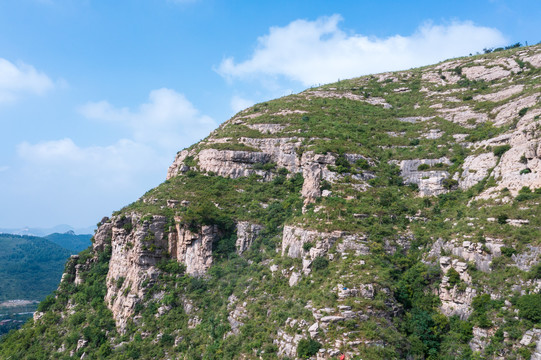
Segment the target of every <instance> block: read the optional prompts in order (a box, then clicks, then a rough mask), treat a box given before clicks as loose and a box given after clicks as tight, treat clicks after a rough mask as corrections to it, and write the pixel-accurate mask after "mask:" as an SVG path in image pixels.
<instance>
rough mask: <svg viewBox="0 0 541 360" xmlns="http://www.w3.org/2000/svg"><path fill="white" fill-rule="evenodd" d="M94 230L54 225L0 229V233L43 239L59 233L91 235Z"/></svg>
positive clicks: (90, 227)
mask: <svg viewBox="0 0 541 360" xmlns="http://www.w3.org/2000/svg"><path fill="white" fill-rule="evenodd" d="M95 230H96V227H95V226H89V227H86V228H77V229H75V228H73V227H71V226H70V225H65V224H63V225H56V226H53V227H51V228H33V227H24V228H0V233H4V234H14V235H29V236H40V237H44V236H47V235H50V234H54V233H59V234H63V233H66V232H70V231H72V232H74V233H75V234H79V235H85V234H93V233H94V231H95Z"/></svg>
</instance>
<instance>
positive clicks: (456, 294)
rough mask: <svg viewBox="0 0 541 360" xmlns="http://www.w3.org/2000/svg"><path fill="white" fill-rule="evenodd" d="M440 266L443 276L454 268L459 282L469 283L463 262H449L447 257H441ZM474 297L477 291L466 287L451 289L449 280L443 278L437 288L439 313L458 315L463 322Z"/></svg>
mask: <svg viewBox="0 0 541 360" xmlns="http://www.w3.org/2000/svg"><path fill="white" fill-rule="evenodd" d="M440 266H441V268H442V270H443V271H444V273H445V274H447V272H448V271H449V270H450V269H451V268H454V269H455V270H456V271H457V272H458V273H459V275H460V279H461V281H465V282H466V283H469V282H470V281H471V278H470V276H469V274H468V273H467V272H466V270H467V268H468V264H466V263H464V262H460V261H458V260H456V259H455V260H453V261H451V259H450V258H448V257H442V258H441V259H440ZM476 295H477V291H476V290H475V289H473V288H471V287H466V289H465V290H460V289H459V288H458V285H454V286H453V287H451V285H450V284H449V278H448V277H447V276H444V277H443V279H442V281H441V284H440V287H439V297H440V300H441V312H442V313H444V314H445V315H446V316H452V315H458V316H459V317H460V318H461V319H462V320H465V319H467V318H468V317H469V316H470V315H471V313H472V311H473V309H472V307H471V303H472V301H473V298H474V297H475V296H476Z"/></svg>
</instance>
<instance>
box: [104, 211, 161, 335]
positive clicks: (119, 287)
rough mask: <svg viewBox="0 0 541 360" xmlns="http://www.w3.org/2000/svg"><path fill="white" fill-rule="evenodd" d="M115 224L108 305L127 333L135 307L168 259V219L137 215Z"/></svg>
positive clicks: (120, 219)
mask: <svg viewBox="0 0 541 360" xmlns="http://www.w3.org/2000/svg"><path fill="white" fill-rule="evenodd" d="M112 224H113V226H112V240H111V246H112V253H111V260H110V262H109V272H108V273H107V294H106V295H105V302H106V304H107V305H108V306H109V308H110V309H111V311H112V313H113V317H114V319H115V321H116V324H117V327H118V328H119V330H120V331H124V329H125V328H126V326H127V325H128V321H129V319H130V317H131V315H132V314H133V311H134V309H135V305H136V304H137V303H138V302H140V301H141V300H142V298H143V297H144V294H145V290H146V289H147V287H148V286H150V285H151V284H153V283H154V282H155V281H156V279H157V277H158V275H159V270H158V269H157V268H156V265H157V263H158V262H159V261H160V260H162V259H164V258H165V257H166V254H167V245H168V243H167V237H166V236H165V232H164V226H165V224H166V218H165V217H164V216H158V215H155V216H152V218H151V219H148V220H144V221H141V217H140V216H138V215H136V214H133V215H131V216H122V217H118V218H113V219H112ZM102 226H103V225H102ZM98 231H99V230H98Z"/></svg>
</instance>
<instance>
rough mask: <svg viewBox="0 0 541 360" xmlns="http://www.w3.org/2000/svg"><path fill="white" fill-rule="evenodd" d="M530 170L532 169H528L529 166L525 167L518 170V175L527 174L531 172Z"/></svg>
mask: <svg viewBox="0 0 541 360" xmlns="http://www.w3.org/2000/svg"><path fill="white" fill-rule="evenodd" d="M531 172H532V170H530V169H529V168H526V169H522V170H520V173H519V174H520V175H524V174H529V173H531Z"/></svg>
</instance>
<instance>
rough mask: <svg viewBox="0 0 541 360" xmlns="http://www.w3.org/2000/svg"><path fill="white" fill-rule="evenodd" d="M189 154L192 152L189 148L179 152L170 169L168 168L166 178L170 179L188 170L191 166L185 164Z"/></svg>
mask: <svg viewBox="0 0 541 360" xmlns="http://www.w3.org/2000/svg"><path fill="white" fill-rule="evenodd" d="M189 155H190V152H189V151H188V150H182V151H180V152H179V153H178V154H177V156H176V157H175V160H174V161H173V163H172V164H171V166H169V169H167V176H166V180H169V179H171V178H172V177H175V176H177V175H179V174H180V173H182V172H185V171H188V169H189V167H188V166H186V165H185V164H184V160H186V158H187V157H188V156H189Z"/></svg>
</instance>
